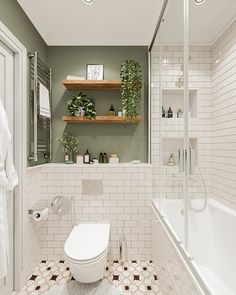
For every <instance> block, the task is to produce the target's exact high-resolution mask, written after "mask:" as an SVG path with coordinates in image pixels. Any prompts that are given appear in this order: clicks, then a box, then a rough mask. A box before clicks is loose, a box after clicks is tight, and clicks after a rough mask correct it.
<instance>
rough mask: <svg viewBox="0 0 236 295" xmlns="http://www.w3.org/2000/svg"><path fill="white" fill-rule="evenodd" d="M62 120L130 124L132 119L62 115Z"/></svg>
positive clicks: (136, 119)
mask: <svg viewBox="0 0 236 295" xmlns="http://www.w3.org/2000/svg"><path fill="white" fill-rule="evenodd" d="M62 120H63V121H65V122H67V123H74V124H132V123H133V122H132V120H131V119H130V118H127V117H118V116H97V117H96V118H95V119H88V118H85V117H77V116H63V117H62ZM141 120H142V117H141V116H137V117H136V118H135V120H134V123H135V124H138V123H140V122H141Z"/></svg>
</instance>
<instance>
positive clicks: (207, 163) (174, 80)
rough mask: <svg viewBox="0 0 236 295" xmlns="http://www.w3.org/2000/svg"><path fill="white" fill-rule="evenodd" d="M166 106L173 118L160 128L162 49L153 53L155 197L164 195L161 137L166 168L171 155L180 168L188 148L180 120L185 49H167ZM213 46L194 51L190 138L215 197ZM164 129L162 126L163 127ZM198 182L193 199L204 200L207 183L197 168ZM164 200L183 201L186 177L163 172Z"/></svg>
mask: <svg viewBox="0 0 236 295" xmlns="http://www.w3.org/2000/svg"><path fill="white" fill-rule="evenodd" d="M162 51H163V52H162V54H163V59H165V63H164V64H162V80H161V82H162V88H163V91H162V105H163V106H164V107H165V110H166V111H167V109H168V107H171V108H172V110H173V112H174V117H173V118H163V119H162V122H161V124H160V114H161V107H162V106H160V103H161V101H160V89H159V88H160V83H159V81H160V76H159V75H160V72H159V69H160V58H159V47H158V46H156V47H154V50H153V52H152V83H153V85H152V86H153V88H152V163H153V186H154V187H153V190H154V197H158V196H159V192H160V178H159V173H160V164H161V163H160V133H161V137H162V143H161V145H162V160H161V162H162V164H163V165H164V166H165V165H167V162H168V158H169V156H170V153H171V152H173V153H174V155H175V160H176V164H178V149H183V144H184V140H183V138H184V119H183V118H176V114H177V109H178V108H181V109H182V111H183V100H184V97H183V95H184V91H183V89H181V87H179V86H182V85H180V84H179V82H178V80H179V78H181V76H182V75H183V47H182V46H163V48H162ZM211 66H212V58H211V46H191V47H190V71H189V83H190V84H189V87H190V101H189V104H190V109H191V112H190V118H189V137H190V138H191V144H192V146H193V148H194V149H195V152H196V157H197V160H198V164H199V167H200V169H201V172H202V174H203V177H204V181H205V185H206V188H207V192H208V194H209V195H210V193H211V129H212V128H211V126H212V124H211ZM161 125H162V126H161ZM194 170H195V172H194V174H195V175H194V176H195V180H193V181H191V180H190V182H189V185H190V197H192V198H203V195H204V194H203V182H202V178H201V175H200V173H199V170H198V168H197V166H195V169H194ZM162 175H163V177H162V186H161V187H162V196H163V197H164V198H183V175H180V174H179V175H177V174H170V173H168V174H166V170H165V167H163V169H162Z"/></svg>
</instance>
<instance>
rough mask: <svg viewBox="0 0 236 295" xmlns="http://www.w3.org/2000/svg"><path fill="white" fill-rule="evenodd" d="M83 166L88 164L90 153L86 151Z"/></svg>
mask: <svg viewBox="0 0 236 295" xmlns="http://www.w3.org/2000/svg"><path fill="white" fill-rule="evenodd" d="M84 164H90V153H89V151H88V149H87V150H86V153H85V154H84Z"/></svg>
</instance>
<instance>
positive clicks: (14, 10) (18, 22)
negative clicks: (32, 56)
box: [0, 0, 48, 166]
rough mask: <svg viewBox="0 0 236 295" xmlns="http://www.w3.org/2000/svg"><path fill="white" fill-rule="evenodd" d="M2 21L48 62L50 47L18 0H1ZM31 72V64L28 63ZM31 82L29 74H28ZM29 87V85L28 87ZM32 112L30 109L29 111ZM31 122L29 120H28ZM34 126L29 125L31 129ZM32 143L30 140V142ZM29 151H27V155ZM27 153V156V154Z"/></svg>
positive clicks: (21, 40) (0, 18) (40, 160)
mask: <svg viewBox="0 0 236 295" xmlns="http://www.w3.org/2000/svg"><path fill="white" fill-rule="evenodd" d="M0 21H1V22H2V23H3V24H4V25H5V26H6V27H7V28H8V29H9V30H10V31H11V32H12V33H13V34H14V35H15V36H16V38H17V39H18V40H19V41H20V42H21V43H22V44H23V45H24V46H25V47H26V49H27V51H28V52H33V51H38V53H39V57H40V59H41V60H42V61H44V62H45V63H46V64H47V57H48V56H47V55H48V47H47V44H46V43H45V42H44V40H43V39H42V37H41V36H40V34H39V33H38V31H37V30H36V29H35V27H34V26H33V24H32V23H31V21H30V20H29V18H28V17H27V15H26V14H25V12H24V11H23V9H22V8H21V6H20V5H19V4H18V2H17V1H16V0H0ZM28 73H29V65H28ZM28 82H29V76H28ZM28 88H29V87H28ZM28 110H30V107H29V92H28ZM29 112H30V111H29ZM28 122H29V120H28ZM30 128H33V127H32V126H30V125H28V138H29V134H31V135H33V133H32V132H29V129H30ZM28 144H30V142H28ZM28 154H29V152H27V155H28ZM27 155H26V156H27ZM45 162H46V161H45V159H43V158H39V161H38V163H37V165H38V164H42V163H45ZM28 164H29V166H32V165H35V163H34V162H32V161H31V162H28Z"/></svg>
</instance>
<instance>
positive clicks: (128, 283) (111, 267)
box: [14, 260, 160, 295]
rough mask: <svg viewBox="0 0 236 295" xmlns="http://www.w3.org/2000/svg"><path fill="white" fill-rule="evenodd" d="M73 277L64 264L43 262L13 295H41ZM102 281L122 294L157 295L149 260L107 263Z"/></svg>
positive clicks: (63, 262)
mask: <svg viewBox="0 0 236 295" xmlns="http://www.w3.org/2000/svg"><path fill="white" fill-rule="evenodd" d="M71 280H73V277H72V275H71V273H70V270H69V267H68V266H67V264H66V262H65V261H63V260H61V261H46V260H42V261H41V262H40V263H39V265H38V266H37V267H36V268H35V270H34V272H33V274H32V275H31V276H30V278H29V280H28V281H27V284H26V286H24V287H23V288H22V289H21V291H19V292H15V293H14V295H42V294H44V293H45V292H46V291H48V290H49V289H50V288H51V287H53V286H54V285H61V284H65V283H68V282H70V281H71ZM103 281H104V282H107V283H112V284H113V285H114V286H116V287H117V288H118V289H119V290H120V291H122V292H123V293H124V295H134V294H135V295H144V294H145V295H157V294H158V295H160V290H159V284H158V275H157V274H156V273H155V271H154V268H153V264H152V261H136V260H133V261H128V262H124V263H120V262H119V261H110V262H108V264H107V267H106V274H105V277H104V279H103Z"/></svg>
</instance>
